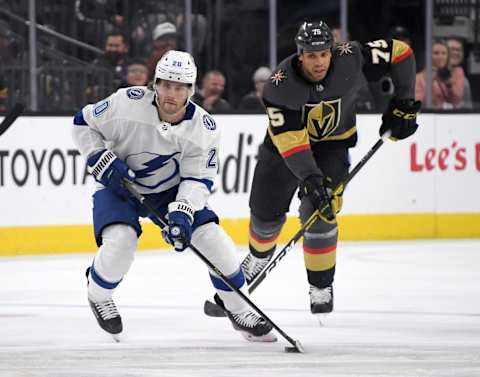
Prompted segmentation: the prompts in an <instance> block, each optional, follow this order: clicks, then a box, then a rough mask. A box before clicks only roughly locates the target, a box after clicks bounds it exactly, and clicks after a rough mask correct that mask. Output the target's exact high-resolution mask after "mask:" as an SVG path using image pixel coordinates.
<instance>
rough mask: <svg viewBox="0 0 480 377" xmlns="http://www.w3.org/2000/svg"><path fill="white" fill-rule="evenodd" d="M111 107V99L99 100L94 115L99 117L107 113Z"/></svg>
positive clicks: (94, 108)
mask: <svg viewBox="0 0 480 377" xmlns="http://www.w3.org/2000/svg"><path fill="white" fill-rule="evenodd" d="M109 107H110V101H109V100H108V99H106V100H102V101H100V102H97V103H96V104H95V105H94V107H93V116H94V117H97V118H98V117H99V116H101V115H102V114H104V113H105V111H107V110H108V108H109Z"/></svg>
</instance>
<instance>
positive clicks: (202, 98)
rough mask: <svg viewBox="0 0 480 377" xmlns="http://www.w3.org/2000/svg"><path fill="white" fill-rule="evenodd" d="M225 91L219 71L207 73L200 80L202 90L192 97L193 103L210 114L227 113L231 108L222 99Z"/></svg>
mask: <svg viewBox="0 0 480 377" xmlns="http://www.w3.org/2000/svg"><path fill="white" fill-rule="evenodd" d="M224 90H225V76H224V75H223V73H222V72H220V71H216V70H213V71H209V72H207V73H206V74H205V76H204V78H203V80H202V88H201V89H200V90H197V91H196V92H195V94H194V95H193V97H192V100H193V102H195V103H196V104H198V105H200V106H202V107H203V108H204V109H205V110H207V111H208V112H210V113H228V112H230V111H231V110H232V106H230V104H229V103H228V102H227V101H226V100H225V99H223V98H222V95H223V91H224Z"/></svg>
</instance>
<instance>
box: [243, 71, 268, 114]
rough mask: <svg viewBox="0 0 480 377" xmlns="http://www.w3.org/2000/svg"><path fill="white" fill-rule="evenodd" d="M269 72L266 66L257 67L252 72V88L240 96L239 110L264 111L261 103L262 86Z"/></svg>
mask: <svg viewBox="0 0 480 377" xmlns="http://www.w3.org/2000/svg"><path fill="white" fill-rule="evenodd" d="M271 74H272V71H271V70H270V68H268V67H259V68H257V69H256V70H255V72H254V74H253V85H254V90H252V91H251V92H250V93H248V94H246V95H245V96H244V97H243V98H242V100H241V101H240V103H239V105H238V108H239V110H245V111H249V112H250V111H251V112H258V113H263V112H265V107H264V106H263V103H262V96H263V88H264V86H265V83H266V82H267V80H268V79H269V77H270V75H271Z"/></svg>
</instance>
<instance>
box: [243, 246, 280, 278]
mask: <svg viewBox="0 0 480 377" xmlns="http://www.w3.org/2000/svg"><path fill="white" fill-rule="evenodd" d="M272 257H273V253H270V254H267V255H266V256H265V257H264V258H258V257H256V256H254V255H253V254H251V253H250V254H248V255H247V257H246V258H245V259H244V260H243V262H242V270H243V273H244V275H245V280H246V281H247V284H249V285H250V283H251V282H252V281H253V280H255V278H256V277H257V276H258V275H259V274H260V273H261V272H262V271H263V269H264V268H265V267H266V266H267V264H268V262H270V259H272Z"/></svg>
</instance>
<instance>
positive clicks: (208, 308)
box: [203, 131, 390, 317]
mask: <svg viewBox="0 0 480 377" xmlns="http://www.w3.org/2000/svg"><path fill="white" fill-rule="evenodd" d="M389 136H390V132H389V131H387V132H386V133H384V134H383V135H382V137H381V138H380V139H378V141H377V142H376V143H375V144H374V145H373V147H372V148H371V149H370V150H369V151H368V152H367V153H366V154H365V156H363V158H362V159H361V160H360V161H359V162H358V163H357V165H355V167H354V168H353V169H352V170H351V171H350V172H349V173H348V175H347V176H346V178H345V180H344V181H343V182H342V183H340V184H339V185H338V186H337V187H336V188H335V190H333V191H332V193H331V195H330V197H333V196H334V195H336V194H341V193H342V192H343V190H344V189H345V186H346V185H347V184H348V183H349V182H350V181H351V180H352V179H353V177H355V176H356V175H357V173H358V172H359V171H360V169H361V168H363V167H364V166H365V164H366V163H367V162H368V160H370V158H371V157H372V156H373V155H374V154H375V153H376V152H377V151H378V149H379V148H380V147H381V146H382V145H383V143H384V142H385V140H386V139H387V138H388V137H389ZM323 210H324V209H323V208H322V210H319V209H317V210H316V211H315V212H313V213H312V215H311V216H310V217H309V218H308V220H307V221H306V222H305V223H304V224H303V225H302V227H301V228H300V229H299V230H298V232H297V233H295V235H294V236H293V237H292V239H291V240H290V241H288V243H287V244H286V245H285V246H284V247H283V249H282V250H280V252H279V253H278V254H277V255H276V256H275V258H273V259H272V260H271V261H270V262H269V263H268V264H267V266H266V267H265V268H264V269H263V271H262V272H261V273H260V274H259V275H258V276H257V277H256V278H255V280H253V281H252V282H251V283H250V286H249V287H248V292H249V293H252V292H253V291H254V290H255V289H256V288H257V287H258V285H259V284H260V283H261V282H262V281H263V280H264V279H265V278H266V277H267V275H268V274H269V273H270V272H271V271H272V270H273V269H274V268H275V267H276V266H277V263H278V262H280V260H281V259H282V258H283V257H284V256H285V254H287V253H288V252H289V251H290V250H291V249H293V247H294V246H295V244H296V243H297V242H298V240H299V239H300V238H302V237H303V235H304V234H305V232H306V231H307V230H308V229H310V227H311V226H312V225H313V224H314V223H315V221H317V219H318V218H319V216H320V214H321V213H322V211H323ZM203 311H204V313H205V314H206V315H208V316H209V317H225V316H226V314H225V312H224V310H223V309H222V308H221V307H220V306H218V305H217V304H215V303H213V302H211V301H209V300H206V301H205V304H204V305H203Z"/></svg>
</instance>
